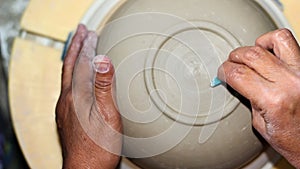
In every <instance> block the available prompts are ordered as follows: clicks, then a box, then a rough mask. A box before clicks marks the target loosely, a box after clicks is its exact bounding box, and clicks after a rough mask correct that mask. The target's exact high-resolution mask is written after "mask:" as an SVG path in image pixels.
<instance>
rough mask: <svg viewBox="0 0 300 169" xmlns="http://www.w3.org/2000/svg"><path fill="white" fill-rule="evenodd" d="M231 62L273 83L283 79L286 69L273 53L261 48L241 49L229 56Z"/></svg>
mask: <svg viewBox="0 0 300 169" xmlns="http://www.w3.org/2000/svg"><path fill="white" fill-rule="evenodd" d="M228 60H229V61H231V62H234V63H238V64H243V65H246V66H247V67H249V68H250V69H252V70H254V71H255V72H257V74H259V75H260V76H262V77H263V78H264V79H267V80H269V81H271V82H274V81H277V80H278V79H280V78H281V73H282V72H281V70H282V69H283V68H284V67H283V65H282V63H281V61H280V60H279V59H278V58H276V57H275V56H274V55H273V54H272V53H270V52H269V51H267V50H265V49H264V48H262V47H259V46H250V47H241V48H238V49H236V50H234V51H233V52H231V53H230V55H229V59H228Z"/></svg>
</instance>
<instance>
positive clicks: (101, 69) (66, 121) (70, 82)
mask: <svg viewBox="0 0 300 169" xmlns="http://www.w3.org/2000/svg"><path fill="white" fill-rule="evenodd" d="M96 45H97V35H96V33H94V32H91V31H87V29H86V27H85V26H83V25H79V26H78V29H77V32H76V34H75V36H74V38H73V40H72V43H71V45H70V48H69V51H68V53H67V56H66V58H65V60H64V65H63V73H62V88H61V95H60V98H59V100H58V103H57V106H56V122H57V128H58V131H59V136H60V141H61V144H62V151H63V167H64V168H97V169H98V168H103V169H109V168H115V167H116V165H117V164H118V161H119V154H118V153H120V151H121V142H122V140H121V137H120V134H119V135H118V134H114V133H118V132H121V128H122V127H121V123H120V115H119V113H118V111H117V109H116V107H115V105H114V103H113V97H112V92H111V91H112V81H113V74H114V68H113V66H112V64H111V62H110V60H109V59H108V58H107V57H100V56H96V57H95V49H96ZM93 61H94V62H93ZM75 65H76V66H75ZM112 131H117V132H112ZM97 138H99V139H97ZM110 150H111V151H110Z"/></svg>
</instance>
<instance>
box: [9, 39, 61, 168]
mask: <svg viewBox="0 0 300 169" xmlns="http://www.w3.org/2000/svg"><path fill="white" fill-rule="evenodd" d="M60 55H61V51H59V50H55V49H53V48H49V47H45V46H41V45H39V44H36V43H34V42H30V41H26V40H23V39H18V38H17V39H15V42H14V49H13V52H12V55H11V60H12V61H11V63H10V72H9V77H10V78H9V98H10V108H11V115H12V119H13V124H14V128H15V131H16V135H17V138H18V140H19V143H20V145H21V149H22V151H23V153H24V155H25V158H26V160H27V162H28V163H29V166H30V167H31V168H33V169H39V168H43V169H54V168H61V164H62V160H61V159H62V158H61V150H60V145H59V142H58V137H57V134H56V133H57V132H56V124H55V114H54V112H55V103H56V102H57V99H58V96H59V89H60V72H61V66H62V63H61V61H60Z"/></svg>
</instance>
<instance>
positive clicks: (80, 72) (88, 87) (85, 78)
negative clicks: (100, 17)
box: [73, 31, 98, 96]
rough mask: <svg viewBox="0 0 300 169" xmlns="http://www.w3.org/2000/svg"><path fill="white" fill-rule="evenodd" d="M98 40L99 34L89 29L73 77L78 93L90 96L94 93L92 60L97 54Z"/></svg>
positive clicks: (75, 89)
mask: <svg viewBox="0 0 300 169" xmlns="http://www.w3.org/2000/svg"><path fill="white" fill-rule="evenodd" d="M97 41H98V36H97V34H96V33H95V32H92V31H89V32H88V35H87V37H86V38H85V40H84V42H83V46H82V48H81V51H80V54H79V56H78V58H77V62H76V67H75V72H74V77H73V89H74V91H76V93H79V94H84V95H90V96H92V94H93V83H94V71H93V63H92V62H93V58H94V57H95V55H96V47H97Z"/></svg>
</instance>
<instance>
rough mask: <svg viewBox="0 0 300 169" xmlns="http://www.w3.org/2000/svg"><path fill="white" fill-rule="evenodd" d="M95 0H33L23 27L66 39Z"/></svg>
mask: <svg viewBox="0 0 300 169" xmlns="http://www.w3.org/2000/svg"><path fill="white" fill-rule="evenodd" d="M92 2H93V0H31V1H30V2H29V5H28V8H27V9H26V11H25V13H24V15H23V18H22V21H21V27H22V28H23V29H25V30H27V31H29V32H34V33H37V34H40V35H43V36H47V37H51V38H53V39H56V40H61V41H65V40H66V38H67V36H68V34H69V32H70V31H72V30H73V29H74V28H76V26H77V24H78V22H79V21H80V19H81V17H82V16H83V14H84V13H85V12H86V10H87V9H88V7H89V6H90V5H91V3H92Z"/></svg>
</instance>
